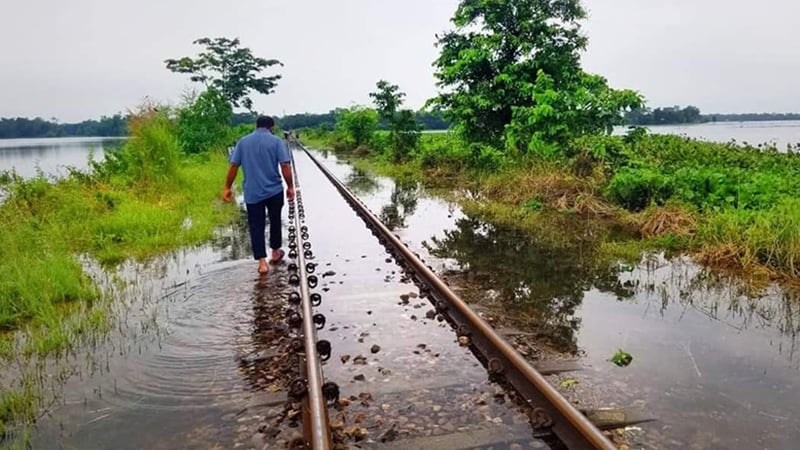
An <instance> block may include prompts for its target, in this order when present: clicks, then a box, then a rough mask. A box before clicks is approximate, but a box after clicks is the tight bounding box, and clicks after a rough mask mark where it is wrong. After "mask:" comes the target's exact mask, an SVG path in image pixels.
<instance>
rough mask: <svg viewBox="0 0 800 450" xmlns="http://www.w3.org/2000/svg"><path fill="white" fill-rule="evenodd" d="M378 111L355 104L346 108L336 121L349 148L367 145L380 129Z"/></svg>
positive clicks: (337, 129)
mask: <svg viewBox="0 0 800 450" xmlns="http://www.w3.org/2000/svg"><path fill="white" fill-rule="evenodd" d="M378 120H379V119H378V112H377V111H375V110H374V109H369V108H363V107H358V106H354V107H353V108H351V109H348V110H345V111H343V112H342V114H341V115H340V116H339V120H338V121H337V122H336V131H337V133H338V134H339V135H340V137H341V139H342V143H343V144H344V145H345V146H346V147H347V149H348V150H352V149H354V148H356V147H359V146H362V145H367V144H369V142H370V141H371V140H372V136H373V134H375V130H377V129H378Z"/></svg>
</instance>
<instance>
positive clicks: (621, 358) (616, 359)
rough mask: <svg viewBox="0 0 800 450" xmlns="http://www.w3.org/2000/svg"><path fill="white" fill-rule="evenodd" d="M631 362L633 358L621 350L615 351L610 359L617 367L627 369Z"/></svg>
mask: <svg viewBox="0 0 800 450" xmlns="http://www.w3.org/2000/svg"><path fill="white" fill-rule="evenodd" d="M632 361H633V356H631V355H630V353H627V352H625V351H624V350H622V349H619V350H617V352H616V353H614V356H612V357H611V362H612V363H614V364H616V365H617V366H619V367H628V366H629V365H630V364H631V362H632Z"/></svg>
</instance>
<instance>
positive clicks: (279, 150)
mask: <svg viewBox="0 0 800 450" xmlns="http://www.w3.org/2000/svg"><path fill="white" fill-rule="evenodd" d="M274 127H275V121H274V120H272V118H271V117H265V116H261V117H259V118H258V120H257V121H256V130H255V131H254V132H253V133H251V134H248V135H247V136H245V137H243V138H242V139H240V140H239V142H238V143H237V144H236V148H234V150H233V153H231V156H230V163H231V166H230V168H229V169H228V178H227V179H226V180H225V191H224V193H223V194H222V198H223V199H224V200H225V201H226V202H229V201H231V199H232V198H233V194H232V192H231V186H232V185H233V182H234V181H235V180H236V175H237V174H238V173H239V166H241V167H242V171H243V172H244V202H245V204H246V206H247V223H248V225H249V228H250V243H251V244H252V246H253V257H254V258H255V259H256V260H258V273H260V274H266V273H267V272H268V271H269V266H268V265H267V248H266V243H265V242H264V229H265V227H266V219H267V216H269V246H270V248H271V249H272V255H271V258H270V263H272V264H277V263H278V262H280V261H281V259H282V258H283V256H284V254H285V253H284V251H283V250H281V244H282V236H281V231H282V229H281V209H283V183H282V182H281V174H282V175H283V179H284V180H286V186H287V189H286V197H287V198H288V199H289V201H292V200H294V182H293V180H292V165H291V159H290V158H289V152H288V150H287V149H286V145H285V144H284V142H283V140H282V139H281V138H279V137H277V136H275V135H273V134H272V130H273V128H274ZM279 167H280V171H279V170H278V168H279Z"/></svg>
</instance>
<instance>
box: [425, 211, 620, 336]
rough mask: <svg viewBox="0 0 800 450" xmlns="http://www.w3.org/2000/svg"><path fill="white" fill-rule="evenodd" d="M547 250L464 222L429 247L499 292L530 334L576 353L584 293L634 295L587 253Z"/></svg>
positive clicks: (560, 248) (528, 239)
mask: <svg viewBox="0 0 800 450" xmlns="http://www.w3.org/2000/svg"><path fill="white" fill-rule="evenodd" d="M577 245H578V244H576V248H566V249H565V248H563V246H561V245H557V246H552V245H547V242H543V241H537V240H534V239H532V238H531V237H530V236H527V235H525V234H523V233H521V232H517V231H514V230H510V229H505V228H500V227H496V226H493V225H488V224H485V223H483V222H481V221H479V220H476V219H472V218H465V219H460V220H459V221H458V222H457V224H456V229H454V230H451V231H447V232H445V237H444V238H442V239H437V238H433V239H432V244H426V247H427V248H428V250H429V251H430V252H431V254H433V255H434V256H437V257H439V258H448V259H453V260H455V261H456V262H457V263H458V264H459V265H460V266H461V268H462V269H463V270H465V271H466V272H468V273H469V276H470V277H471V278H473V279H476V280H481V282H482V284H483V286H485V287H486V288H490V289H492V290H494V291H495V292H496V293H497V294H498V297H497V298H498V300H499V301H500V302H502V304H503V305H504V307H505V308H506V316H507V317H510V318H513V319H514V320H516V321H517V322H518V323H516V324H515V325H516V326H518V327H520V328H528V329H527V330H525V331H538V332H539V333H538V334H543V335H547V337H548V338H549V340H550V341H551V342H552V343H553V344H554V345H555V346H556V347H558V349H559V350H561V351H565V352H575V351H577V340H576V336H575V334H576V333H575V332H576V331H577V330H578V328H579V327H580V318H578V317H576V316H575V312H576V310H577V309H578V307H579V306H580V304H581V302H582V301H583V295H584V292H585V291H587V290H589V289H591V288H593V287H596V288H600V289H603V290H606V291H612V292H615V293H616V294H617V295H618V296H620V297H630V296H632V295H633V292H632V290H631V289H630V288H629V287H628V286H625V285H622V284H621V283H620V282H619V279H618V276H617V270H618V269H616V268H614V267H610V266H609V265H607V264H606V265H603V264H596V263H594V261H593V259H592V254H591V251H588V252H587V250H586V249H585V248H584V249H582V248H578V247H577Z"/></svg>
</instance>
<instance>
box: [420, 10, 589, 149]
mask: <svg viewBox="0 0 800 450" xmlns="http://www.w3.org/2000/svg"><path fill="white" fill-rule="evenodd" d="M584 17H586V12H585V11H584V9H583V8H582V7H581V4H580V1H579V0H462V1H461V3H460V4H459V6H458V8H457V10H456V12H455V15H454V16H453V18H452V22H453V24H454V25H455V26H456V29H455V30H453V31H450V32H448V33H446V34H444V35H443V36H441V37H439V39H438V42H437V46H438V47H440V48H441V54H440V56H439V58H438V59H437V60H436V62H435V63H434V66H435V67H436V77H437V78H438V80H439V81H438V86H439V87H440V88H441V89H443V93H441V94H440V95H439V97H437V98H436V99H434V101H433V102H434V104H435V105H436V106H437V107H439V108H442V109H444V110H445V111H446V114H447V117H448V118H450V119H452V120H453V121H454V122H455V124H456V125H457V126H458V127H459V128H460V129H461V131H462V132H463V133H465V136H466V137H467V138H468V139H470V140H472V141H479V142H488V143H498V142H500V141H501V139H502V136H503V133H504V130H505V126H506V125H507V124H508V123H510V122H511V119H512V116H513V111H514V107H515V106H531V105H532V104H533V99H532V98H531V94H532V92H533V86H534V84H535V83H536V78H537V76H538V74H539V73H541V72H543V73H546V74H548V75H549V76H550V77H551V78H552V80H553V83H554V85H555V88H556V89H561V88H562V87H563V86H565V85H568V84H570V83H573V82H574V81H575V78H576V77H578V75H579V73H580V62H579V51H580V50H582V49H584V48H585V47H586V38H585V37H583V36H582V35H581V33H580V26H579V24H578V21H579V20H581V19H583V18H584Z"/></svg>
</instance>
